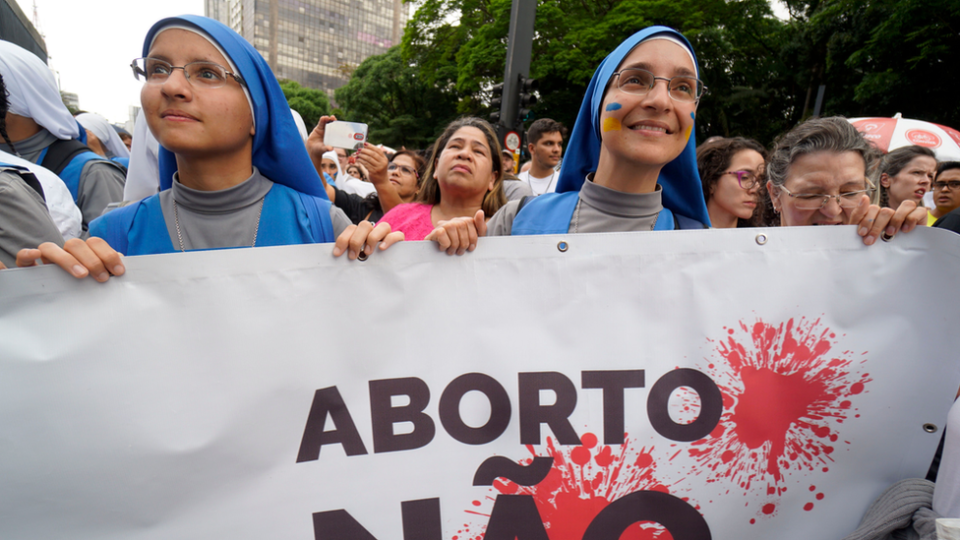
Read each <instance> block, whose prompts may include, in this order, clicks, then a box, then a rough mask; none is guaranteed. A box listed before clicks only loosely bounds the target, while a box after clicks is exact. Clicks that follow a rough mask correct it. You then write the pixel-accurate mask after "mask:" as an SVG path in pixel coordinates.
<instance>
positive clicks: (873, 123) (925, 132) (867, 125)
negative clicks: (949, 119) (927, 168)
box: [849, 113, 960, 161]
mask: <svg viewBox="0 0 960 540" xmlns="http://www.w3.org/2000/svg"><path fill="white" fill-rule="evenodd" d="M849 120H850V123H851V124H853V125H854V127H856V128H857V131H859V132H860V133H863V136H864V138H866V139H867V140H868V141H870V142H872V143H873V144H874V145H876V146H877V148H879V149H880V150H883V151H884V152H889V151H891V150H896V149H897V148H900V147H903V146H912V145H917V146H925V147H927V148H929V149H931V150H933V153H934V154H936V155H937V160H939V161H960V131H957V130H955V129H953V128H949V127H947V126H941V125H940V124H934V123H932V122H924V121H923V120H911V119H909V118H903V117H901V116H900V113H897V114H896V116H894V117H893V118H850V119H849Z"/></svg>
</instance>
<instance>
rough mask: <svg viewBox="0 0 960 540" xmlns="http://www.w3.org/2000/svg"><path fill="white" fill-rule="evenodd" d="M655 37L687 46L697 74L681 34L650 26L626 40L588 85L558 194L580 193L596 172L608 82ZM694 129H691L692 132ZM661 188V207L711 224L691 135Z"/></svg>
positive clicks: (667, 168) (664, 171)
mask: <svg viewBox="0 0 960 540" xmlns="http://www.w3.org/2000/svg"><path fill="white" fill-rule="evenodd" d="M655 35H669V36H670V37H673V38H676V39H677V40H678V41H680V42H681V43H683V44H684V45H686V47H687V49H688V50H689V51H690V54H691V55H693V58H694V68H696V70H697V73H698V74H699V73H700V67H699V65H698V64H697V62H696V54H695V53H694V52H693V47H691V46H690V42H689V41H687V38H685V37H683V35H682V34H681V33H680V32H677V31H676V30H674V29H672V28H668V27H666V26H651V27H650V28H645V29H643V30H641V31H639V32H637V33H636V34H634V35H632V36H630V37H629V38H627V39H626V40H625V41H624V42H623V43H621V44H620V45H619V46H618V47H617V48H616V49H614V51H613V52H612V53H610V54H609V55H608V56H607V57H606V58H604V60H603V62H601V63H600V67H598V68H597V71H596V72H594V74H593V78H592V79H590V85H589V86H587V93H586V95H584V97H583V104H582V105H580V113H579V114H578V115H577V121H576V123H575V124H574V126H573V132H572V133H571V134H570V141H569V142H568V143H567V151H566V156H564V160H563V167H562V168H561V170H560V179H559V180H558V181H557V192H558V193H562V192H566V191H579V190H580V186H582V185H583V182H584V178H586V176H587V173H589V172H592V171H595V170H596V169H597V163H599V161H600V106H601V105H602V103H603V94H604V91H605V90H606V87H607V83H608V82H609V81H610V79H611V78H612V77H613V73H614V72H615V71H616V70H617V67H618V66H619V65H620V63H621V62H623V59H624V58H626V57H627V55H628V54H630V51H632V50H633V49H634V48H635V47H636V46H637V45H639V44H640V43H642V42H643V41H645V40H646V39H648V38H651V37H653V36H655ZM695 130H696V129H695V128H694V131H695ZM657 183H659V184H660V185H661V186H662V188H663V206H664V207H665V208H669V209H670V210H672V211H673V212H676V213H678V214H680V215H682V216H686V217H689V218H693V219H696V220H697V221H700V222H701V223H704V224H709V223H710V216H709V215H708V214H707V205H706V202H704V200H703V186H702V185H701V183H700V173H699V171H698V170H697V143H696V137H695V136H694V135H693V134H692V133H691V135H690V139H689V140H688V141H687V146H686V147H685V148H684V149H683V152H681V153H680V155H679V156H678V157H677V158H676V159H674V160H673V161H671V162H670V163H667V164H666V165H664V167H663V169H662V170H661V171H660V178H659V179H658V180H657Z"/></svg>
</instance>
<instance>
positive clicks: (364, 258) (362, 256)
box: [357, 249, 367, 262]
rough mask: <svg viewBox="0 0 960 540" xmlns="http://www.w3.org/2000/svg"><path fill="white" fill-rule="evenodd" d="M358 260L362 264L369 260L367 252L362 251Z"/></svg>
mask: <svg viewBox="0 0 960 540" xmlns="http://www.w3.org/2000/svg"><path fill="white" fill-rule="evenodd" d="M357 260H358V261H361V262H362V261H365V260H367V252H366V251H363V250H362V249H361V250H360V253H358V254H357Z"/></svg>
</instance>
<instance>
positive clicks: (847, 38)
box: [401, 0, 960, 145]
mask: <svg viewBox="0 0 960 540" xmlns="http://www.w3.org/2000/svg"><path fill="white" fill-rule="evenodd" d="M782 1H783V3H784V4H785V5H786V6H787V8H788V10H789V12H790V18H789V20H786V21H783V20H780V19H778V18H776V17H774V15H773V13H772V12H771V9H770V5H769V2H768V0H604V1H599V2H590V1H587V0H539V4H538V7H537V18H536V22H535V37H534V42H533V58H532V62H531V66H530V72H531V73H530V76H531V77H533V78H535V79H538V80H539V82H540V90H539V97H540V99H539V102H538V103H537V104H536V105H535V106H534V107H533V113H534V117H539V118H542V117H549V118H553V119H555V120H559V121H561V122H563V123H565V124H566V125H567V126H572V124H573V122H574V120H575V118H576V116H577V113H578V111H579V108H580V105H581V103H582V101H583V98H584V91H585V89H586V85H587V83H588V82H589V81H590V78H591V76H592V75H593V72H594V70H595V69H596V68H597V66H598V65H599V64H600V62H601V61H602V60H603V59H604V58H605V57H606V55H607V54H609V53H610V52H611V51H612V50H613V49H614V47H616V46H617V45H618V44H619V43H620V42H621V41H622V40H623V39H625V38H626V37H628V36H629V35H630V34H632V33H634V32H636V31H638V30H641V29H643V28H646V27H648V26H650V25H654V24H662V25H666V26H670V27H672V28H675V29H677V30H678V31H680V32H681V33H683V34H684V35H685V36H686V37H687V38H688V39H689V40H690V42H691V43H692V44H693V47H694V50H695V51H696V52H697V58H698V62H699V64H700V69H701V73H700V78H701V79H703V81H704V83H705V84H706V86H707V87H708V88H709V90H708V92H707V93H706V95H705V96H704V98H703V99H702V101H701V103H700V105H699V108H698V112H697V137H698V140H704V139H705V138H706V137H709V136H712V135H722V136H734V135H742V136H746V137H752V138H755V139H757V140H759V141H760V142H761V143H763V144H765V145H770V144H771V143H772V142H773V140H774V139H775V138H776V136H777V135H779V134H780V133H783V132H785V131H787V130H789V129H791V128H792V127H794V126H795V125H797V124H798V123H800V122H801V121H803V120H804V119H806V118H807V117H809V116H810V115H811V114H812V113H813V108H814V101H815V99H816V95H817V90H818V88H819V87H820V85H825V87H826V94H825V95H826V99H825V103H824V108H823V111H822V112H821V114H822V115H824V116H826V115H844V116H848V117H853V116H892V115H893V114H894V113H896V112H902V113H903V114H904V115H905V116H913V117H917V118H922V119H926V120H930V121H934V122H938V123H942V124H945V125H951V126H952V127H958V128H960V102H958V101H957V100H955V99H953V97H952V96H951V95H950V92H949V89H951V88H954V87H956V86H958V84H957V83H958V82H960V70H957V69H955V66H957V65H960V2H957V1H956V0H782ZM510 3H511V0H423V2H422V3H420V5H419V8H418V9H417V11H416V13H414V15H413V16H412V17H411V19H410V21H409V22H408V23H407V27H406V30H405V33H404V38H403V43H402V45H401V51H402V56H403V59H404V61H405V62H406V63H408V64H410V65H414V66H416V67H417V69H419V71H420V76H421V78H422V79H423V80H426V81H429V82H430V83H431V84H434V85H436V86H437V87H440V88H445V89H447V90H448V91H450V92H451V93H454V94H456V95H457V97H458V99H459V102H458V105H457V110H458V112H459V113H461V114H474V115H477V116H481V117H486V116H487V114H488V113H490V112H492V109H491V108H490V107H489V101H490V89H491V87H492V85H494V84H496V83H498V82H501V80H502V78H503V70H504V63H505V59H506V50H507V33H508V30H509V20H510Z"/></svg>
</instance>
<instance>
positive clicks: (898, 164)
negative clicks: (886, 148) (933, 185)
mask: <svg viewBox="0 0 960 540" xmlns="http://www.w3.org/2000/svg"><path fill="white" fill-rule="evenodd" d="M918 157H931V158H933V159H934V160H936V159H937V155H936V154H934V153H933V150H931V149H929V148H926V147H923V146H916V145H914V146H904V147H902V148H897V149H896V150H892V151H891V152H890V153H889V154H887V155H885V156H883V159H882V160H881V161H880V167H879V168H878V171H877V180H878V182H877V187H878V188H879V189H880V206H881V207H884V208H885V207H888V206H890V193H889V192H888V190H887V188H885V187H883V184H881V183H880V182H879V180H880V176H881V175H884V174H886V175H887V176H896V175H898V174H900V171H902V170H903V168H904V167H906V166H907V165H908V164H909V163H910V162H911V161H913V160H914V159H915V158H918Z"/></svg>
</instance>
